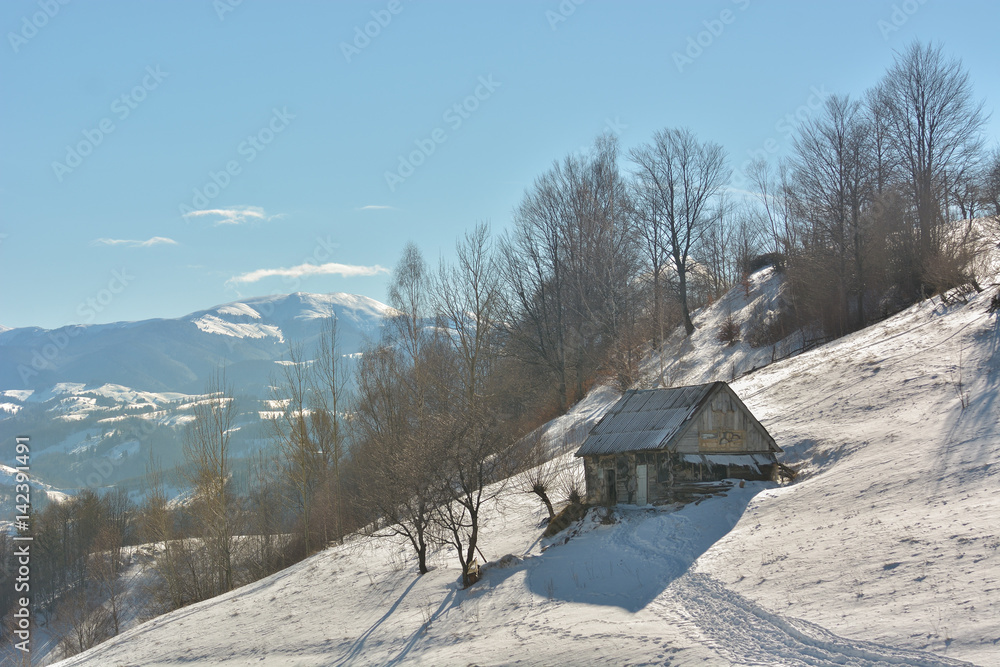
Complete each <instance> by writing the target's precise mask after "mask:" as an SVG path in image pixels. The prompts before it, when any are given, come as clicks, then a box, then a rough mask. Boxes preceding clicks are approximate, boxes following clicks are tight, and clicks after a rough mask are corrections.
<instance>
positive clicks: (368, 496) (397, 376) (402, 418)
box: [352, 243, 441, 574]
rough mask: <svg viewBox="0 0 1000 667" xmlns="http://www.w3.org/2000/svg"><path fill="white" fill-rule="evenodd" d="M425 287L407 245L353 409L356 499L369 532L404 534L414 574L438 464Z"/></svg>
mask: <svg viewBox="0 0 1000 667" xmlns="http://www.w3.org/2000/svg"><path fill="white" fill-rule="evenodd" d="M429 286H430V276H429V274H428V271H427V267H426V265H425V263H424V260H423V257H422V256H421V254H420V251H419V250H418V249H417V247H416V246H415V245H413V244H412V243H411V244H408V245H407V246H406V248H405V249H404V251H403V256H402V258H401V259H400V261H399V263H397V265H396V268H395V270H394V272H393V276H392V280H391V281H390V285H389V301H390V305H391V306H392V307H393V309H394V314H393V315H392V316H391V317H390V319H389V322H388V323H387V325H386V327H385V328H384V329H383V330H382V340H381V341H380V342H378V343H376V344H372V345H369V346H368V347H367V348H366V349H365V350H364V352H363V354H362V357H361V364H360V366H359V367H358V369H357V373H356V381H357V387H358V389H357V399H356V401H355V404H354V407H353V411H352V412H353V419H352V428H353V430H354V432H355V436H354V439H355V443H356V444H355V446H356V449H355V452H354V460H355V461H356V463H357V469H358V478H359V479H358V481H357V484H358V492H359V502H360V504H361V505H362V506H363V508H364V509H365V510H367V511H368V512H370V513H371V517H370V518H371V523H370V524H369V530H370V531H372V532H373V533H375V534H385V533H388V534H395V535H402V536H404V537H406V539H407V540H408V541H409V542H410V544H411V545H412V547H413V549H414V552H415V553H416V556H417V566H418V569H419V571H420V573H421V574H423V573H426V572H427V571H428V568H427V553H428V548H429V546H430V544H431V543H432V542H433V539H432V532H433V531H432V526H431V514H432V512H433V511H434V508H435V505H436V504H437V502H438V498H439V495H438V494H439V491H440V474H439V473H438V470H439V468H440V466H441V457H440V455H439V453H438V451H437V443H438V442H439V441H440V437H441V436H440V433H439V432H438V430H437V427H436V425H435V424H434V423H433V420H432V419H431V418H430V414H431V411H432V410H431V406H432V404H433V402H434V401H435V400H438V399H439V398H440V396H439V392H437V391H436V389H435V387H434V385H435V383H437V382H439V381H440V378H439V377H438V373H437V372H436V369H434V368H433V365H432V364H430V363H427V359H428V356H429V355H432V354H433V352H434V350H435V349H436V348H437V347H438V346H439V345H440V340H439V339H440V335H439V333H438V328H437V327H433V326H428V325H429V324H430V323H431V322H430V316H431V314H432V304H431V297H430V290H429ZM383 529H384V530H383ZM380 531H381V532H380Z"/></svg>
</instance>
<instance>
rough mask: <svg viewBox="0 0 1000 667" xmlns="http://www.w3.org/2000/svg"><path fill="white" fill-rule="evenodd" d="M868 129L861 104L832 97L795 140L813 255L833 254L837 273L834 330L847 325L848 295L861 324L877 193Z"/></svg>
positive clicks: (798, 191) (798, 186)
mask: <svg viewBox="0 0 1000 667" xmlns="http://www.w3.org/2000/svg"><path fill="white" fill-rule="evenodd" d="M870 138H871V128H870V126H869V125H868V122H867V119H866V117H865V115H864V113H863V109H862V106H861V104H860V103H859V102H856V101H851V100H850V99H849V98H848V97H844V96H839V95H834V96H832V97H830V98H828V99H827V101H826V106H825V109H824V113H823V115H822V116H820V117H818V118H814V119H810V121H809V122H807V123H806V124H805V125H803V127H802V128H801V131H800V135H799V136H798V137H796V139H795V158H794V171H795V183H796V194H797V196H798V198H799V203H800V210H801V213H802V215H803V216H804V217H805V218H806V219H808V220H809V221H810V223H811V227H810V228H811V230H812V233H811V238H812V239H813V240H814V241H815V243H813V244H811V251H812V252H814V253H817V252H818V253H828V254H830V255H831V257H832V263H833V270H834V274H835V276H836V283H837V290H838V299H837V300H838V301H839V304H840V306H839V311H840V313H839V322H840V325H839V327H838V331H837V333H838V334H843V333H845V332H846V331H847V330H848V329H849V328H850V324H849V323H850V321H851V313H850V302H849V299H850V298H851V297H852V296H853V298H854V299H855V304H854V311H855V317H856V321H857V325H858V326H859V327H862V326H864V325H865V303H864V298H865V293H866V269H867V260H868V239H869V236H870V231H869V227H868V225H867V223H868V221H869V218H868V217H867V216H866V215H865V213H866V208H867V207H868V206H869V204H870V203H871V202H872V200H873V197H874V195H875V184H876V183H875V181H876V179H875V176H874V174H873V172H872V168H871V165H872V163H873V160H872V144H871V141H870Z"/></svg>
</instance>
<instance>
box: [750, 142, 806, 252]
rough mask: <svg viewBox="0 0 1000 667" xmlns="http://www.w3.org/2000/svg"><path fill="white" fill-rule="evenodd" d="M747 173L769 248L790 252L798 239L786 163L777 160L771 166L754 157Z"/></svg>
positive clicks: (774, 250) (772, 250) (773, 250)
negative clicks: (757, 203) (768, 241)
mask: <svg viewBox="0 0 1000 667" xmlns="http://www.w3.org/2000/svg"><path fill="white" fill-rule="evenodd" d="M747 175H748V177H749V179H750V183H751V184H752V186H753V188H754V190H753V195H754V197H755V198H756V199H757V201H758V202H759V204H760V212H761V215H760V219H761V220H762V223H763V224H761V227H762V228H763V230H764V236H765V237H766V238H769V239H770V241H771V252H775V253H783V254H784V255H786V256H787V255H790V254H791V253H792V251H793V249H794V248H795V247H796V244H797V242H798V234H797V230H796V228H795V216H794V214H793V211H792V208H793V206H792V197H791V184H790V182H789V176H788V163H787V162H784V161H782V162H780V163H779V164H778V168H777V169H776V170H773V169H772V168H771V166H770V165H769V164H768V163H767V161H766V160H763V159H760V158H758V159H755V160H754V161H753V162H751V163H750V165H749V167H748V168H747Z"/></svg>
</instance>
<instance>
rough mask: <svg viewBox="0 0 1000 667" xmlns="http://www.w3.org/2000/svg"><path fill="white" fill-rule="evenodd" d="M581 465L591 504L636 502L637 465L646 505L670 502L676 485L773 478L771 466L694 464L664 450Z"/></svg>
mask: <svg viewBox="0 0 1000 667" xmlns="http://www.w3.org/2000/svg"><path fill="white" fill-rule="evenodd" d="M583 464H584V476H585V479H586V484H587V502H588V503H590V504H592V505H616V504H623V505H625V504H628V505H632V504H636V502H637V499H638V495H639V494H638V491H639V490H638V488H637V485H638V475H637V474H636V466H637V465H646V466H647V468H646V471H647V474H646V503H647V504H650V505H661V504H665V503H670V502H673V501H674V500H675V497H674V492H675V491H676V490H677V488H678V487H683V486H686V485H688V484H697V483H703V482H718V481H721V480H724V479H746V480H773V479H774V466H768V465H759V466H758V469H757V470H755V469H753V468H749V467H742V466H736V465H725V464H712V463H707V464H706V463H695V462H691V461H685V460H684V455H683V454H675V453H672V452H669V451H666V450H658V451H652V452H627V453H624V454H609V455H604V456H585V457H583ZM608 470H613V471H614V477H615V484H614V489H612V488H611V487H610V486H609V485H608V475H607V471H608ZM758 470H759V471H758ZM689 490H690V489H689Z"/></svg>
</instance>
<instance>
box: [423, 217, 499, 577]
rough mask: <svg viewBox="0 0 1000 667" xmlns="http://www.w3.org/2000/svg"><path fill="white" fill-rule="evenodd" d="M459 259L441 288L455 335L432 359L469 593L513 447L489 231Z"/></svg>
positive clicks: (447, 496)
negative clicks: (499, 395)
mask: <svg viewBox="0 0 1000 667" xmlns="http://www.w3.org/2000/svg"><path fill="white" fill-rule="evenodd" d="M456 257H457V262H456V264H455V266H448V265H446V264H442V265H441V268H440V271H439V273H438V278H437V281H436V283H435V294H436V297H437V299H436V310H437V319H438V327H439V328H441V329H446V330H447V331H449V333H450V335H449V336H447V337H445V338H444V339H443V342H444V343H445V344H444V345H443V346H442V348H441V349H440V350H439V351H438V352H437V354H436V355H435V356H434V357H433V358H432V359H431V362H432V363H433V364H434V365H435V367H436V372H435V376H436V377H439V378H442V379H443V382H441V383H440V384H438V385H437V394H438V396H437V398H438V403H437V406H436V408H437V409H435V410H434V411H433V419H434V421H435V425H436V431H437V433H439V434H440V435H441V436H442V438H441V440H440V442H441V447H440V450H439V451H440V452H441V455H442V457H443V461H444V464H445V466H444V469H443V475H442V477H441V492H442V502H441V503H440V504H439V505H438V506H437V509H436V513H435V516H436V521H437V523H438V524H439V525H440V526H441V528H442V534H443V535H444V539H445V541H446V542H448V543H449V544H451V545H452V546H453V547H454V548H455V550H456V554H457V556H458V559H459V563H460V564H461V566H462V572H463V575H462V576H463V584H464V585H466V586H467V585H469V583H470V579H469V571H468V569H469V564H470V563H471V562H472V559H473V558H474V557H475V554H476V552H477V550H478V548H479V546H478V545H479V536H480V529H481V527H482V520H483V506H484V505H485V504H487V503H490V502H492V501H494V500H496V499H497V497H498V496H499V495H500V493H501V492H502V489H503V487H504V486H505V482H506V480H507V479H508V477H509V475H510V473H512V472H513V470H512V469H511V467H510V462H511V461H512V454H513V448H512V447H511V440H510V438H509V428H508V425H507V424H506V423H505V420H504V419H503V418H502V417H501V415H500V414H499V411H498V410H497V402H496V400H495V387H496V384H497V381H496V375H495V374H496V372H497V362H498V360H499V358H500V338H499V333H500V327H499V324H500V322H499V318H500V315H501V310H500V305H501V304H500V284H499V281H498V275H497V270H496V263H497V260H496V255H495V253H494V251H493V246H492V243H491V241H490V237H489V228H488V227H487V226H486V225H485V224H479V225H477V226H476V228H475V230H474V231H473V232H472V233H471V234H467V235H466V236H465V238H464V240H463V241H461V242H459V244H458V247H457V249H456ZM449 378H454V380H453V381H452V382H449V381H448V379H449ZM442 396H446V397H447V400H445V401H441V400H440V398H441V397H442Z"/></svg>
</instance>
